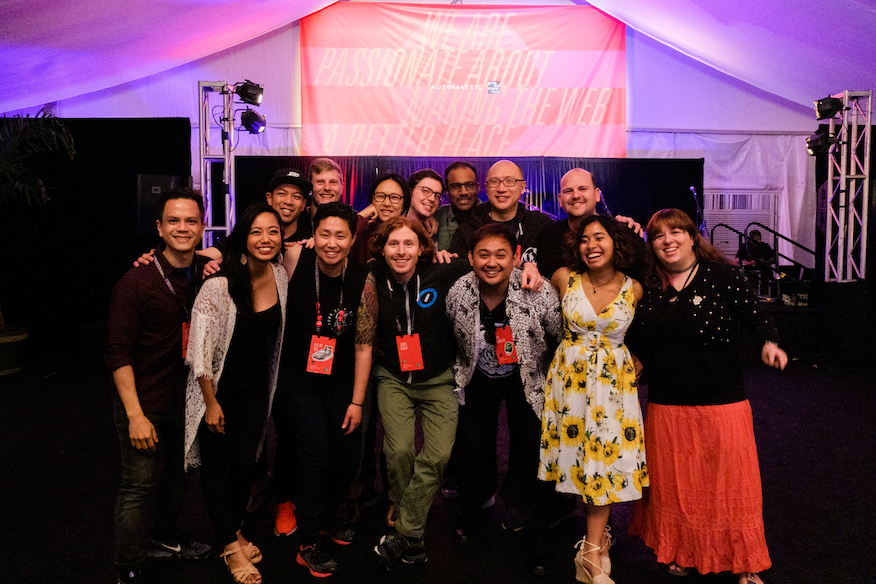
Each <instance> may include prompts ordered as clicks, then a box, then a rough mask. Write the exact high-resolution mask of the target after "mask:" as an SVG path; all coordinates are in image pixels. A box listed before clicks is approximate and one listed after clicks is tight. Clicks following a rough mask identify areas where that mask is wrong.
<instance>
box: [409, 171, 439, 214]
mask: <svg viewBox="0 0 876 584" xmlns="http://www.w3.org/2000/svg"><path fill="white" fill-rule="evenodd" d="M440 199H441V183H440V182H439V181H437V180H435V179H434V178H429V177H426V178H424V179H423V180H421V181H420V182H418V183H417V186H415V187H414V188H413V191H412V192H411V208H410V211H413V212H414V213H415V214H416V215H418V216H419V217H420V218H421V219H425V218H427V217H431V216H432V214H433V213H435V210H436V209H438V201H439V200H440ZM410 211H409V213H410Z"/></svg>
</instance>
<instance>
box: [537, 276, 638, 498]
mask: <svg viewBox="0 0 876 584" xmlns="http://www.w3.org/2000/svg"><path fill="white" fill-rule="evenodd" d="M562 308H563V327H564V333H565V334H564V338H563V340H562V342H561V343H560V346H559V347H558V348H557V352H556V354H555V355H554V359H553V361H552V362H551V366H550V369H549V371H548V375H547V387H546V389H545V404H544V414H543V415H542V425H541V427H542V433H541V453H540V461H539V466H538V476H539V478H540V479H542V480H544V481H551V482H555V483H556V489H557V491H560V492H563V493H575V494H579V495H581V496H582V497H583V498H584V502H585V503H587V504H590V505H608V504H610V503H620V502H622V501H634V500H636V499H641V498H642V488H643V487H647V486H648V467H647V465H646V463H645V440H644V434H643V428H642V409H641V407H640V406H639V396H638V391H637V388H636V374H635V370H634V367H633V360H632V357H631V356H630V351H629V350H628V349H627V347H626V345H624V334H625V333H626V330H627V328H628V327H629V325H630V323H631V322H632V320H633V314H634V313H635V298H634V296H633V281H632V280H631V279H630V278H626V280H625V281H624V284H623V286H622V287H621V291H620V293H619V294H618V296H617V298H615V299H614V300H613V301H612V302H611V303H610V304H609V305H608V306H607V307H606V308H605V310H603V311H602V313H601V314H596V312H595V311H594V310H593V307H592V306H591V304H590V301H589V300H588V298H587V296H585V294H584V289H583V288H582V286H581V274H579V273H577V272H572V274H571V275H570V277H569V285H568V287H567V288H566V293H565V295H564V296H563V300H562Z"/></svg>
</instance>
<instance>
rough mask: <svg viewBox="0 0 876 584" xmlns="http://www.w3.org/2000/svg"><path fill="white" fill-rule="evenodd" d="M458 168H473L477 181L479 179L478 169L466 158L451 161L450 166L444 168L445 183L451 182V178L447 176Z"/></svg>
mask: <svg viewBox="0 0 876 584" xmlns="http://www.w3.org/2000/svg"><path fill="white" fill-rule="evenodd" d="M457 168H467V169H469V170H471V171H472V172H473V173H474V175H475V182H477V181H478V169H476V168H475V167H474V166H472V165H471V164H470V163H468V162H466V161H465V160H457V161H456V162H451V163H450V166H448V167H447V168H445V169H444V184H447V183H449V182H450V179H448V178H447V177H448V176H449V175H450V172H451V171H453V170H456V169H457Z"/></svg>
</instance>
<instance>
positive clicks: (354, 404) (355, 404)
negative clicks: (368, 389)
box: [350, 402, 362, 408]
mask: <svg viewBox="0 0 876 584" xmlns="http://www.w3.org/2000/svg"><path fill="white" fill-rule="evenodd" d="M350 405H351V406H357V407H360V408H361V407H362V404H357V403H356V402H350Z"/></svg>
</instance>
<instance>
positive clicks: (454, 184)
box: [447, 166, 480, 211]
mask: <svg viewBox="0 0 876 584" xmlns="http://www.w3.org/2000/svg"><path fill="white" fill-rule="evenodd" d="M466 185H468V186H466ZM479 190H480V186H479V185H478V180H477V176H476V175H475V173H474V171H473V170H472V169H470V168H468V167H467V166H459V167H457V168H454V169H453V170H451V171H450V172H448V173H447V194H448V195H449V196H450V205H451V206H452V207H453V208H454V209H459V210H460V211H468V210H469V209H471V208H472V207H474V206H475V203H477V202H478V191H479Z"/></svg>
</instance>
